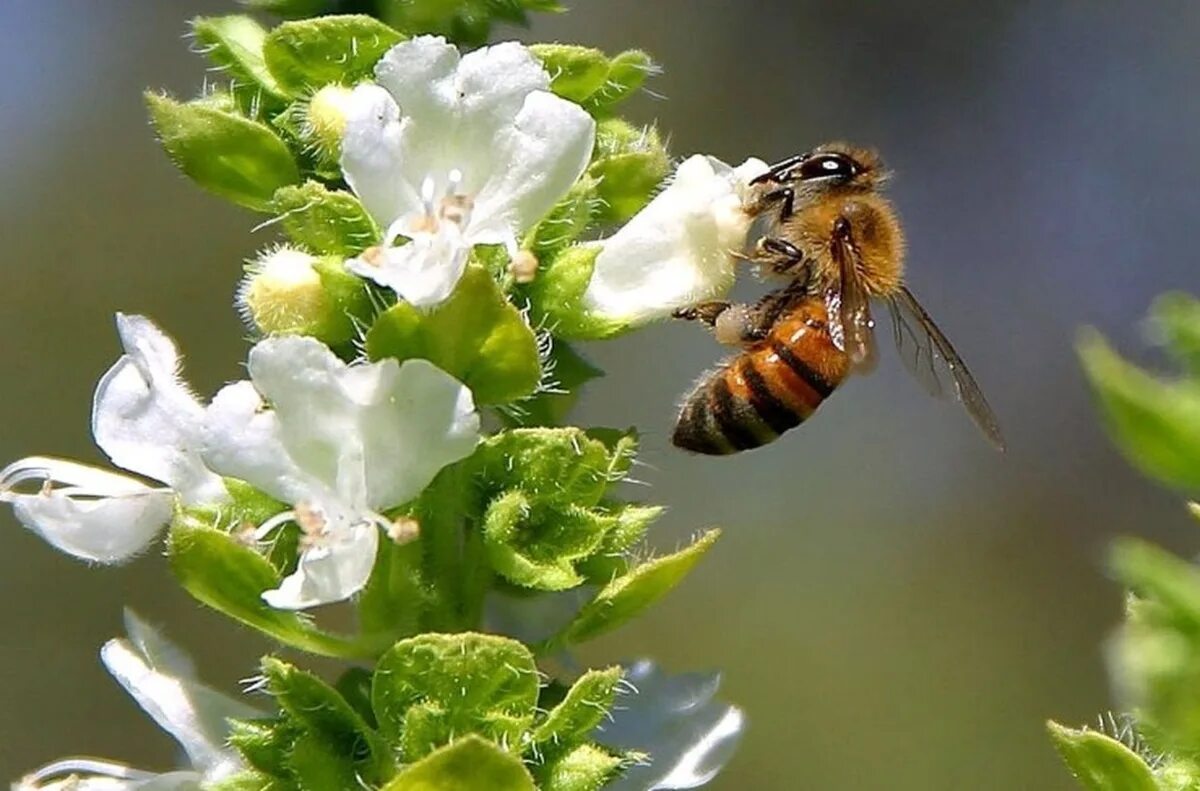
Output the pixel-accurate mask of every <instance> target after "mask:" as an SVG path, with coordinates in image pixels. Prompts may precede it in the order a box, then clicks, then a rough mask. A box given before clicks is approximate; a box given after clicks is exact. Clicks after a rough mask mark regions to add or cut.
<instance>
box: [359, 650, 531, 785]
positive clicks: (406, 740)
mask: <svg viewBox="0 0 1200 791" xmlns="http://www.w3.org/2000/svg"><path fill="white" fill-rule="evenodd" d="M537 696H538V678H537V668H536V666H535V665H534V661H533V655H532V654H530V652H529V649H527V648H526V647H525V646H523V645H521V644H520V643H518V642H517V641H516V640H510V639H508V638H504V637H496V636H494V635H483V634H473V633H463V634H454V635H439V634H424V635H419V636H417V637H412V638H409V639H407V640H402V641H400V642H399V643H397V644H396V645H395V646H394V647H393V648H392V649H391V650H390V651H388V652H387V653H385V654H384V655H383V656H382V657H381V658H380V660H379V663H378V665H377V666H376V670H375V681H374V686H373V689H372V693H371V699H372V702H373V706H374V709H375V716H376V719H377V720H378V722H379V727H380V730H381V731H382V732H383V734H384V736H385V737H386V738H388V739H389V741H391V742H393V743H399V746H400V750H401V754H402V755H403V756H404V760H405V761H415V760H418V759H420V758H422V757H424V756H425V755H427V754H429V753H430V752H432V751H433V750H434V749H436V748H437V747H440V746H441V745H444V744H447V743H449V742H450V741H452V740H454V739H455V738H458V737H459V736H462V735H464V734H468V733H477V734H481V735H483V736H486V737H487V738H489V739H492V740H493V741H496V742H499V743H501V744H507V745H510V746H511V747H512V748H513V749H520V736H521V734H522V733H523V732H524V731H525V730H526V728H527V727H528V726H529V724H530V723H531V722H532V720H533V713H534V707H535V706H536V704H537Z"/></svg>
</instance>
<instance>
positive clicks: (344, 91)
mask: <svg viewBox="0 0 1200 791" xmlns="http://www.w3.org/2000/svg"><path fill="white" fill-rule="evenodd" d="M352 92H353V91H352V89H350V88H347V87H346V86H345V85H336V84H335V85H326V86H325V87H324V88H321V89H320V90H319V91H317V92H316V93H314V94H313V96H312V98H311V99H310V100H309V102H308V112H307V113H306V115H305V119H304V137H305V138H306V139H307V140H308V142H309V143H311V144H312V145H313V146H314V147H315V148H316V151H317V153H318V155H319V156H320V157H321V158H322V159H324V160H326V161H328V162H331V163H337V161H338V159H339V158H340V157H341V155H342V135H344V134H345V133H346V119H347V111H348V109H349V105H350V94H351V93H352Z"/></svg>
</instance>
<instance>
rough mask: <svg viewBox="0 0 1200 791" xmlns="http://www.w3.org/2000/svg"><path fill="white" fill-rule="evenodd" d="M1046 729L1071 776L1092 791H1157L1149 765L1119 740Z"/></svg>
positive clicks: (1055, 727) (1055, 726) (1053, 727)
mask: <svg viewBox="0 0 1200 791" xmlns="http://www.w3.org/2000/svg"><path fill="white" fill-rule="evenodd" d="M1046 727H1047V729H1048V730H1049V731H1050V738H1051V739H1053V741H1054V747H1055V749H1057V750H1058V754H1059V755H1061V756H1062V759H1063V761H1064V762H1065V763H1066V764H1067V767H1068V768H1069V769H1070V770H1071V774H1073V775H1074V776H1075V777H1076V779H1078V780H1079V782H1080V784H1081V785H1083V786H1084V787H1085V788H1087V789H1090V791H1158V784H1157V783H1155V782H1154V775H1153V774H1152V773H1151V771H1150V767H1148V766H1146V762H1145V761H1143V760H1142V759H1141V758H1140V757H1139V756H1138V755H1137V753H1135V752H1133V751H1132V750H1130V749H1129V748H1128V747H1126V746H1125V745H1123V744H1121V743H1120V742H1119V741H1117V740H1116V739H1113V738H1110V737H1108V736H1106V735H1104V734H1103V733H1097V732H1095V731H1089V730H1086V729H1085V730H1074V729H1072V728H1065V727H1063V726H1062V725H1059V724H1058V723H1056V722H1048V723H1046Z"/></svg>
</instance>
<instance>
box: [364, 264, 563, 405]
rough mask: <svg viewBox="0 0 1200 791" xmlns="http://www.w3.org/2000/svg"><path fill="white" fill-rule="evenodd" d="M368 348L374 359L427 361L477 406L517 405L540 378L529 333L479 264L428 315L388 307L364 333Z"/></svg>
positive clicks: (401, 306) (406, 307)
mask: <svg viewBox="0 0 1200 791" xmlns="http://www.w3.org/2000/svg"><path fill="white" fill-rule="evenodd" d="M366 346H367V354H368V355H369V356H370V358H371V359H372V360H380V359H383V358H385V357H394V358H396V359H397V360H400V361H401V362H403V361H404V360H408V359H412V358H423V359H426V360H429V361H430V362H432V363H433V364H434V365H436V366H438V367H439V368H441V369H442V370H443V371H446V372H447V373H449V374H450V375H452V376H454V377H455V378H457V379H458V380H459V381H461V382H462V383H463V384H465V385H467V387H469V388H471V392H472V394H473V395H474V396H475V402H476V403H477V404H504V403H508V402H511V401H515V400H517V399H519V398H522V397H523V396H526V395H529V394H530V393H532V392H533V391H534V389H535V388H536V387H537V385H538V382H539V381H540V379H541V362H540V360H539V358H538V350H537V339H536V338H535V337H534V334H533V330H532V329H530V328H529V325H528V324H527V323H526V321H525V319H524V318H523V317H522V316H521V313H520V311H518V310H517V309H516V308H515V307H513V306H512V304H511V303H509V302H508V300H506V299H505V298H504V295H503V294H502V293H501V292H500V289H499V287H498V286H497V285H496V281H495V280H493V279H492V276H491V275H490V274H489V273H488V272H487V270H486V269H484V268H483V267H481V266H478V265H471V266H468V267H467V271H466V272H465V273H464V274H463V276H462V279H461V280H460V281H459V283H458V286H457V287H456V288H455V290H454V293H453V294H451V296H450V298H449V299H447V300H446V301H445V302H442V303H441V304H440V305H438V306H437V307H435V308H434V309H433V310H432V311H430V312H422V311H420V310H417V309H416V308H414V307H413V306H412V305H409V304H408V303H407V302H398V303H397V304H395V305H394V306H392V307H391V308H390V309H388V311H387V312H385V313H383V314H382V315H380V316H379V318H378V320H376V322H375V324H374V326H372V327H371V329H370V331H368V332H367V339H366Z"/></svg>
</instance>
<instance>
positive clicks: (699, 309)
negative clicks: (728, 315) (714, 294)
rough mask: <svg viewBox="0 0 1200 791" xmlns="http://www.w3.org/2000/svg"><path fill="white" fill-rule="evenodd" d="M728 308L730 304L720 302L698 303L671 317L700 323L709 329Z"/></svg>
mask: <svg viewBox="0 0 1200 791" xmlns="http://www.w3.org/2000/svg"><path fill="white" fill-rule="evenodd" d="M730 307H731V305H730V303H728V302H721V301H720V300H713V301H711V302H698V303H696V304H695V305H689V306H688V307H686V308H679V309H678V310H675V311H673V312H672V313H671V316H672V317H674V318H677V319H683V320H684V321H702V322H704V323H705V324H707V325H708V326H710V327H711V326H713V324H714V323H716V321H717V317H718V316H720V315H721V314H722V313H724V312H725V311H727V310H729V308H730Z"/></svg>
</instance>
